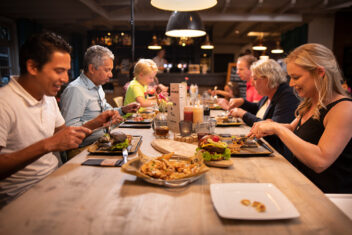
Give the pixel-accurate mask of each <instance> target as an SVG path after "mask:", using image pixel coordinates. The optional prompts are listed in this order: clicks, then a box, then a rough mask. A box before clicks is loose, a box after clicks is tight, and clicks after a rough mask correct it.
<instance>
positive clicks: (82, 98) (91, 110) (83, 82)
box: [60, 46, 139, 147]
mask: <svg viewBox="0 0 352 235" xmlns="http://www.w3.org/2000/svg"><path fill="white" fill-rule="evenodd" d="M113 60H114V54H113V53H112V52H111V51H110V50H109V49H108V48H106V47H102V46H92V47H90V48H88V49H87V51H86V53H85V55H84V61H83V64H84V71H83V73H81V75H80V76H79V77H78V78H77V79H76V80H74V81H73V82H71V83H70V84H69V85H68V86H67V87H66V89H65V90H64V92H63V93H62V95H61V101H60V106H61V112H62V115H63V117H64V119H65V121H66V125H68V126H81V125H82V124H84V123H85V122H87V121H89V120H92V119H94V118H95V117H97V116H98V115H99V114H100V113H102V112H103V111H106V110H112V109H113V108H112V106H111V105H110V104H109V103H107V102H106V99H105V93H104V90H103V88H102V85H104V84H105V83H106V82H108V81H109V79H110V78H111V77H112V72H111V71H112V69H113ZM138 108H139V105H138V104H137V103H132V104H129V105H127V106H124V107H122V108H115V109H114V110H115V111H116V113H119V114H120V116H122V115H124V114H126V113H132V112H136V111H137V110H138ZM121 120H122V118H121ZM103 134H104V133H103V130H100V131H96V132H94V133H92V134H91V135H90V136H88V137H87V138H86V139H85V140H84V141H83V142H82V144H81V145H80V147H83V146H87V145H90V144H92V143H93V142H94V141H96V140H97V139H98V138H99V137H101V136H102V135H103Z"/></svg>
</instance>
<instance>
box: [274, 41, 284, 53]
mask: <svg viewBox="0 0 352 235" xmlns="http://www.w3.org/2000/svg"><path fill="white" fill-rule="evenodd" d="M271 53H273V54H281V53H284V50H283V49H282V48H281V47H280V41H276V48H274V49H272V50H271Z"/></svg>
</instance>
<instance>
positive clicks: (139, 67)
mask: <svg viewBox="0 0 352 235" xmlns="http://www.w3.org/2000/svg"><path fill="white" fill-rule="evenodd" d="M157 71H158V67H157V66H156V64H155V63H154V61H152V60H151V59H140V60H139V61H138V62H137V63H136V65H135V66H134V71H133V74H134V76H135V77H134V78H133V80H132V81H131V82H130V84H129V85H128V88H127V92H126V96H125V101H124V104H125V105H128V104H130V103H132V102H138V103H139V104H140V106H141V107H142V108H141V111H142V110H143V108H145V107H151V106H154V104H155V101H153V100H152V99H149V98H148V94H147V89H148V85H149V84H150V83H152V82H153V81H154V77H155V75H156V73H157Z"/></svg>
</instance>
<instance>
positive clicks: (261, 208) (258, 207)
mask: <svg viewBox="0 0 352 235" xmlns="http://www.w3.org/2000/svg"><path fill="white" fill-rule="evenodd" d="M241 204H242V205H244V206H250V205H251V206H252V207H254V208H255V209H256V210H257V211H258V212H265V211H266V207H265V205H264V204H263V203H261V202H258V201H253V203H251V201H250V200H248V199H242V200H241Z"/></svg>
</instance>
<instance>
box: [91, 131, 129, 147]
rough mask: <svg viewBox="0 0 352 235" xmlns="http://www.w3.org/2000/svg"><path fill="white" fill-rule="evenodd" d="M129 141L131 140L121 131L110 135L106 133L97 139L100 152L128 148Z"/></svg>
mask: <svg viewBox="0 0 352 235" xmlns="http://www.w3.org/2000/svg"><path fill="white" fill-rule="evenodd" d="M130 139H131V138H128V136H127V135H126V134H125V133H123V132H121V131H116V132H114V133H110V134H108V133H106V134H105V135H103V136H102V137H100V138H99V139H98V146H99V148H100V150H103V149H104V150H110V151H114V150H122V149H124V148H127V147H128V146H129V144H130Z"/></svg>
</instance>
